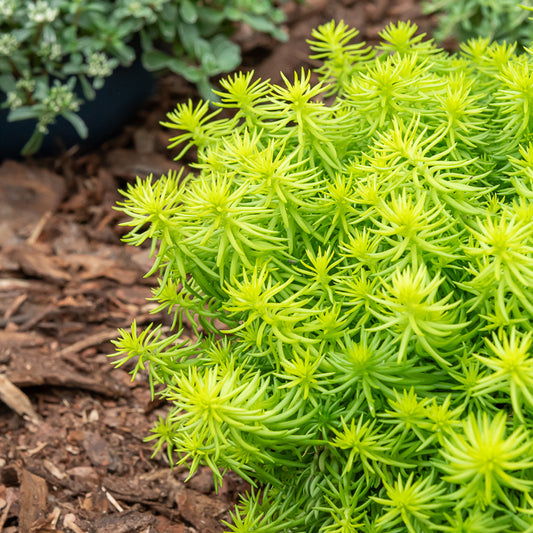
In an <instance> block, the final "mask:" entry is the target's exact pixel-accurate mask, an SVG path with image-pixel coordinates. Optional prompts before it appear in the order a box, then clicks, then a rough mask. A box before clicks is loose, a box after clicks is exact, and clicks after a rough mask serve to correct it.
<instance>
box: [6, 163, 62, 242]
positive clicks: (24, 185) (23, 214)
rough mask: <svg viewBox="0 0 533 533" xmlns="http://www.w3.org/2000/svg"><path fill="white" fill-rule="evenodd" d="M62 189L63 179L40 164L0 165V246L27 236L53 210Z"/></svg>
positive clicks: (60, 196)
mask: <svg viewBox="0 0 533 533" xmlns="http://www.w3.org/2000/svg"><path fill="white" fill-rule="evenodd" d="M65 190H66V187H65V181H64V179H63V178H61V177H60V176H58V175H57V174H54V173H53V172H50V171H49V170H46V169H45V168H43V167H42V166H38V167H37V166H31V165H29V164H23V163H17V162H16V161H11V160H6V161H4V162H3V163H2V165H0V246H3V245H6V244H13V243H15V242H19V241H20V240H21V239H24V238H27V237H29V236H31V234H32V233H34V232H35V230H36V228H37V226H38V225H39V224H40V222H41V221H42V219H43V216H45V214H46V213H49V212H50V213H53V212H55V210H56V209H57V207H58V206H59V203H60V202H61V199H62V198H63V196H64V194H65ZM24 234H25V235H24Z"/></svg>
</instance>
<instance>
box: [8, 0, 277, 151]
mask: <svg viewBox="0 0 533 533" xmlns="http://www.w3.org/2000/svg"><path fill="white" fill-rule="evenodd" d="M282 20H283V13H282V11H281V10H280V9H279V8H275V7H274V5H273V3H272V2H271V0H263V1H260V2H254V3H250V2H247V1H244V0H216V1H213V2H209V3H205V2H201V1H195V0H88V1H87V0H34V1H28V2H22V3H21V2H18V1H17V0H0V97H1V100H2V102H1V107H2V108H3V110H4V111H3V114H1V115H0V123H1V124H2V138H1V139H0V154H1V155H2V156H4V157H5V156H6V155H16V154H18V152H19V151H21V152H22V154H25V155H27V154H32V153H36V152H37V151H38V150H39V149H40V148H41V146H42V143H43V140H44V139H45V138H47V139H46V141H47V143H48V145H49V146H48V147H49V148H50V147H51V146H52V145H53V141H54V137H56V136H59V137H60V138H62V140H63V142H64V143H65V142H66V143H74V142H77V141H79V140H80V139H84V138H86V137H87V136H88V135H89V134H92V133H93V130H96V129H97V124H98V122H101V121H102V119H104V124H103V126H102V127H101V132H100V133H99V132H96V137H97V138H98V139H100V138H101V137H103V136H105V135H110V134H111V133H112V132H113V131H114V129H116V127H117V125H120V122H121V121H123V120H125V119H126V118H127V117H128V116H129V115H130V114H131V112H132V109H133V108H134V107H135V106H137V105H139V101H142V100H143V99H144V98H145V97H146V96H147V95H148V94H149V93H150V91H151V89H152V86H153V78H152V76H151V75H150V74H148V72H147V71H150V72H153V71H161V70H163V69H168V70H170V71H172V72H175V73H177V74H180V75H182V76H184V77H185V78H186V79H187V80H189V81H191V82H193V83H195V84H197V86H198V88H199V90H200V92H201V94H202V95H203V96H204V97H208V96H209V95H211V93H210V84H209V79H210V78H211V77H212V76H215V75H217V74H220V73H221V72H228V71H230V70H232V69H234V68H235V67H236V66H237V65H238V64H239V62H240V49H239V47H238V46H237V45H236V44H234V43H233V42H231V41H230V40H229V36H230V35H231V33H232V31H233V30H234V29H235V24H237V23H240V22H245V23H247V24H249V25H251V26H252V27H254V28H256V29H259V30H260V31H265V32H269V33H271V34H272V35H274V36H275V37H277V38H284V34H283V32H282V31H281V30H280V28H279V23H280V22H281V21H282ZM106 88H107V90H106ZM95 98H98V100H95ZM110 98H111V100H109V99H110ZM91 102H92V105H91ZM86 103H88V105H86ZM106 117H107V118H108V119H109V120H106ZM6 122H8V123H9V125H7V124H6ZM22 123H23V126H22V127H20V128H17V127H16V126H17V125H18V126H21V125H22ZM11 126H14V127H13V128H11ZM18 130H20V135H21V136H22V139H20V138H19V139H17V138H16V137H17V133H18ZM28 130H29V131H28ZM70 134H72V135H70ZM71 136H72V139H69V138H70V137H71ZM4 143H5V144H4Z"/></svg>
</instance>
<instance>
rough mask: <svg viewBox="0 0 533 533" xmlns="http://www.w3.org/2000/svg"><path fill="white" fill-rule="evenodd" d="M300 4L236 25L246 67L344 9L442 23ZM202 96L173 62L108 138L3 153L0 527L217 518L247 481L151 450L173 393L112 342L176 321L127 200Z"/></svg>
mask: <svg viewBox="0 0 533 533" xmlns="http://www.w3.org/2000/svg"><path fill="white" fill-rule="evenodd" d="M286 10H287V14H288V24H287V29H288V32H289V35H290V38H289V41H288V42H287V43H279V42H274V41H272V40H271V39H269V38H266V37H264V36H259V35H256V34H254V33H253V32H251V31H246V30H245V29H244V28H243V29H241V30H240V31H239V34H238V36H237V39H238V41H239V42H240V44H241V46H242V47H243V49H244V50H245V61H244V65H243V68H245V69H252V68H253V69H254V70H255V72H256V74H257V76H259V77H261V78H263V79H265V78H270V79H271V80H272V81H273V82H278V81H280V75H279V72H280V70H281V71H283V72H285V73H292V71H294V70H299V69H300V67H301V66H304V67H306V68H312V67H313V66H314V65H313V64H312V63H311V62H309V60H308V53H309V50H308V46H307V44H306V39H307V38H309V37H310V36H311V30H312V29H313V28H314V27H316V26H318V25H319V24H322V23H324V22H328V21H329V20H331V19H333V18H334V19H337V20H340V19H343V20H344V21H345V22H346V23H347V24H348V25H350V26H352V27H355V28H357V29H359V30H360V32H361V34H360V37H361V38H362V39H364V40H366V41H367V42H368V43H370V44H374V43H376V42H377V38H378V32H379V31H380V30H381V29H383V27H384V26H386V25H387V24H388V23H389V22H390V21H394V20H398V19H400V20H412V21H413V22H416V23H417V24H418V26H419V28H420V30H421V31H424V32H428V33H430V32H431V28H432V27H433V25H434V22H435V21H434V20H433V19H432V18H430V17H427V16H422V15H421V8H420V3H419V2H418V1H417V0H375V1H371V0H359V1H358V0H329V1H328V0H307V1H306V2H305V4H304V5H298V4H294V3H289V4H287V5H286ZM196 97H197V95H196V92H195V90H194V87H192V86H190V85H189V84H187V83H186V82H184V81H183V80H181V79H179V78H177V77H172V76H170V77H164V78H163V79H162V80H161V81H160V83H159V84H158V89H157V94H155V95H154V96H153V98H151V99H150V100H149V101H148V102H147V103H146V105H145V106H144V107H143V109H141V110H140V111H139V113H138V114H137V116H135V117H132V121H131V122H130V123H129V124H128V125H127V126H126V127H125V128H124V130H123V131H122V132H121V134H119V135H118V136H117V137H116V138H114V139H112V140H111V141H109V142H107V143H106V144H105V145H104V146H102V147H101V148H100V149H98V150H96V151H93V152H90V153H81V152H79V151H77V150H76V149H72V150H70V151H68V152H67V153H64V154H63V155H61V156H60V157H57V158H54V159H34V160H26V161H23V162H22V161H19V162H17V161H11V160H6V161H4V162H3V163H2V164H1V165H0V399H1V400H3V401H1V402H0V531H4V532H5V533H8V532H9V533H14V532H16V531H19V532H21V533H29V532H30V531H31V532H35V533H45V532H74V533H80V532H84V533H89V532H95V533H96V532H98V533H129V532H147V533H148V532H149V533H157V532H169V533H185V532H189V533H194V532H197V533H214V532H218V531H223V527H222V526H221V525H220V519H224V518H228V516H229V512H228V510H229V509H231V507H232V505H233V503H234V502H235V501H236V499H237V497H238V494H239V493H241V492H243V491H245V490H246V488H247V487H246V486H245V484H244V483H242V482H241V481H240V480H239V479H238V478H237V477H235V476H232V475H229V476H228V477H227V480H226V482H225V484H224V486H223V488H222V490H221V491H219V493H218V494H215V493H214V490H213V482H212V476H211V474H210V472H208V471H206V470H200V471H199V473H198V474H197V475H196V476H194V477H193V478H192V479H191V480H190V481H189V482H187V483H186V484H185V483H184V480H185V478H186V476H187V471H186V469H185V468H176V469H174V470H170V469H169V465H168V460H167V458H166V456H165V455H164V454H158V455H157V456H156V457H154V458H151V445H150V443H146V442H144V440H143V439H144V437H146V436H147V435H148V434H149V430H150V428H151V427H152V425H153V422H154V420H157V418H158V417H159V416H164V414H165V411H166V407H165V405H164V404H162V403H160V402H159V401H157V400H156V401H151V399H150V394H149V389H148V384H147V381H146V379H145V377H144V376H139V377H138V378H137V379H136V380H135V382H133V383H132V382H131V380H130V376H129V375H128V374H127V369H113V368H112V367H111V365H110V362H109V358H108V357H107V354H109V353H111V352H112V351H113V346H112V344H111V343H110V340H111V339H112V338H114V337H116V335H117V333H116V332H117V328H128V327H129V326H130V324H131V322H132V320H133V319H134V318H135V319H136V320H137V323H138V324H139V325H141V326H143V325H146V324H148V323H149V322H150V321H155V322H161V323H163V324H164V326H165V327H168V326H169V319H168V316H166V315H154V314H151V310H152V309H153V308H154V307H155V305H154V304H153V303H152V302H150V301H147V298H149V297H150V288H151V286H153V284H154V279H153V278H150V279H144V278H143V275H144V273H145V272H146V271H147V270H148V268H149V265H150V258H149V256H148V250H147V249H145V248H140V249H139V248H137V249H134V248H132V247H129V246H126V245H124V244H123V243H122V242H121V240H120V238H121V235H122V234H123V233H124V232H125V229H124V228H121V227H120V226H119V223H120V221H121V218H122V215H121V214H120V213H118V212H117V211H115V210H114V209H113V206H114V205H115V203H116V202H117V200H120V196H119V195H118V193H117V191H118V189H120V188H124V187H125V186H126V185H127V183H128V182H130V181H132V180H134V179H135V177H136V176H141V177H144V176H146V175H149V174H154V176H158V175H160V174H162V173H165V172H167V171H168V169H169V168H179V164H178V163H175V162H173V161H172V158H171V155H172V154H169V153H168V151H167V149H166V145H167V143H168V136H169V132H168V131H166V130H165V129H164V128H162V127H161V126H160V125H159V122H160V121H161V120H163V119H164V118H165V114H166V113H167V112H168V111H170V110H172V109H173V107H174V106H175V104H176V103H178V102H182V101H185V100H187V99H188V98H196ZM187 334H189V335H192V333H190V332H187V331H185V333H184V336H187Z"/></svg>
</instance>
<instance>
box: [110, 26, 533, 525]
mask: <svg viewBox="0 0 533 533" xmlns="http://www.w3.org/2000/svg"><path fill="white" fill-rule="evenodd" d="M356 36H357V31H356V30H354V29H350V28H349V27H347V26H346V25H345V24H344V23H343V22H338V23H336V22H331V23H328V24H325V25H323V26H321V27H319V28H318V29H316V30H315V31H314V32H313V39H312V40H311V41H310V47H311V50H312V52H313V56H312V57H313V58H314V59H318V60H320V61H321V66H320V67H319V68H318V69H317V74H318V76H319V78H320V80H319V82H318V83H313V82H311V77H310V73H309V72H306V71H302V72H300V73H295V74H294V75H293V76H290V77H284V78H283V84H282V85H273V84H270V83H269V82H268V81H265V80H259V79H254V77H253V74H252V73H248V74H243V73H238V74H235V75H233V76H230V77H229V78H227V79H225V80H223V81H222V82H221V88H220V90H219V95H220V103H219V104H217V105H218V107H219V108H224V109H228V110H230V111H231V113H229V115H228V114H225V115H224V116H222V115H220V111H221V110H220V109H216V110H214V111H213V109H212V108H209V106H208V104H207V103H204V102H200V103H198V104H193V103H192V102H188V103H184V104H179V105H178V106H177V108H176V109H175V111H173V112H172V113H170V114H169V116H168V121H167V122H166V125H167V126H168V127H169V128H172V129H175V130H176V132H177V133H176V136H175V137H173V139H172V140H171V145H172V146H178V145H179V146H182V147H183V149H182V152H181V154H180V157H183V156H184V154H185V153H186V152H187V151H188V150H189V149H191V148H194V149H195V154H196V156H195V159H194V162H193V163H192V165H191V166H192V167H193V171H192V172H190V173H189V174H187V175H181V174H179V173H173V172H171V173H169V174H167V175H165V176H162V177H161V178H160V179H158V180H154V179H153V178H152V177H149V178H148V179H144V180H142V179H138V180H137V182H136V183H135V184H131V185H129V186H128V188H127V190H125V191H122V194H123V196H124V199H123V201H122V202H120V206H119V209H120V210H122V211H123V212H124V213H125V214H126V215H127V216H128V217H129V220H128V221H127V222H125V224H126V225H128V226H130V231H129V233H128V234H127V235H126V237H125V241H126V242H128V243H129V244H132V245H141V244H142V243H144V242H145V241H149V242H151V246H152V253H153V255H154V257H155V261H154V265H153V268H152V270H151V272H150V273H149V274H153V273H156V272H157V273H158V275H159V286H158V287H157V288H155V289H154V294H153V300H154V301H155V302H157V310H158V311H160V310H167V311H168V313H169V314H170V316H171V317H172V320H173V331H172V332H171V334H169V335H163V332H162V329H161V326H157V327H155V326H153V325H152V326H149V327H148V328H146V329H145V330H143V331H138V329H137V327H136V324H134V325H133V328H132V330H131V331H125V330H124V331H122V332H121V337H120V338H119V339H117V340H116V341H115V344H116V349H117V351H116V354H115V356H116V359H115V364H116V365H117V366H119V365H122V364H124V363H126V362H128V361H131V360H133V361H134V367H133V370H132V373H133V375H135V374H136V373H137V372H139V371H146V372H147V373H148V375H149V378H150V383H151V386H152V390H154V389H155V387H156V386H157V387H158V389H159V388H160V389H162V390H161V392H159V393H158V394H160V395H161V396H162V397H163V398H166V399H167V400H168V401H169V402H170V405H171V407H170V411H169V413H168V416H167V417H166V418H162V419H160V420H159V422H158V423H157V424H156V427H155V428H154V429H153V433H152V435H151V436H150V437H149V439H151V440H153V441H154V443H155V450H156V451H158V450H161V449H166V452H167V453H168V458H169V460H170V461H171V463H177V464H187V465H188V466H189V468H190V475H191V476H192V475H193V474H194V473H195V471H196V470H197V468H198V467H199V466H200V465H208V466H209V467H210V468H211V469H212V471H213V474H214V477H215V480H216V482H217V484H221V483H222V481H223V475H224V472H226V471H228V470H232V471H234V472H236V473H238V474H239V475H240V476H241V477H242V478H243V479H245V480H247V481H249V482H250V483H251V484H252V487H253V488H252V490H251V492H250V493H249V494H247V495H245V496H244V497H243V499H242V502H241V503H240V504H239V505H238V506H237V507H236V508H235V510H234V512H233V516H232V520H231V523H228V524H227V528H228V531H232V532H236V533H237V532H239V533H244V532H252V531H254V532H269V533H270V532H276V531H280V532H281V531H283V532H299V533H300V532H301V533H313V532H320V533H348V532H355V531H362V532H367V533H370V532H398V533H401V532H409V533H414V532H428V531H439V532H466V531H468V532H484V533H488V532H509V533H511V532H524V531H533V498H532V496H531V490H532V489H533V440H532V438H531V437H532V432H533V418H532V414H533V388H532V387H533V352H532V349H531V343H532V338H531V336H532V331H533V328H532V324H533V320H532V318H533V290H532V289H533V144H532V138H531V131H532V127H533V121H532V117H533V84H532V83H531V79H532V76H533V59H532V55H531V51H527V53H525V54H523V55H517V54H515V52H514V46H513V45H508V44H497V43H494V44H489V42H488V40H484V39H475V40H471V41H468V42H467V43H463V44H462V46H461V51H460V53H458V54H456V55H450V54H448V53H446V52H443V51H442V50H440V49H438V48H437V47H436V46H435V45H434V44H433V42H432V41H429V40H425V39H424V36H423V35H418V34H417V33H416V26H415V25H413V24H410V23H405V22H400V23H398V24H392V25H390V26H388V27H387V28H386V29H385V30H383V31H382V33H381V38H382V44H380V45H379V46H377V47H375V48H371V47H368V46H366V45H365V44H364V43H357V42H355V41H354V38H355V37H356ZM226 113H227V112H226ZM185 321H187V323H189V324H191V325H192V327H193V328H194V331H195V334H196V336H195V338H194V340H187V339H183V338H182V336H181V334H182V330H183V325H184V323H185Z"/></svg>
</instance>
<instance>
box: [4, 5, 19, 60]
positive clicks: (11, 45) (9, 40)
mask: <svg viewBox="0 0 533 533" xmlns="http://www.w3.org/2000/svg"><path fill="white" fill-rule="evenodd" d="M0 1H1V0H0ZM17 48H18V41H17V38H16V37H15V36H14V35H11V34H9V33H4V34H3V35H0V56H1V55H4V56H8V55H9V54H12V53H13V52H14V51H15V50H16V49H17Z"/></svg>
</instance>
